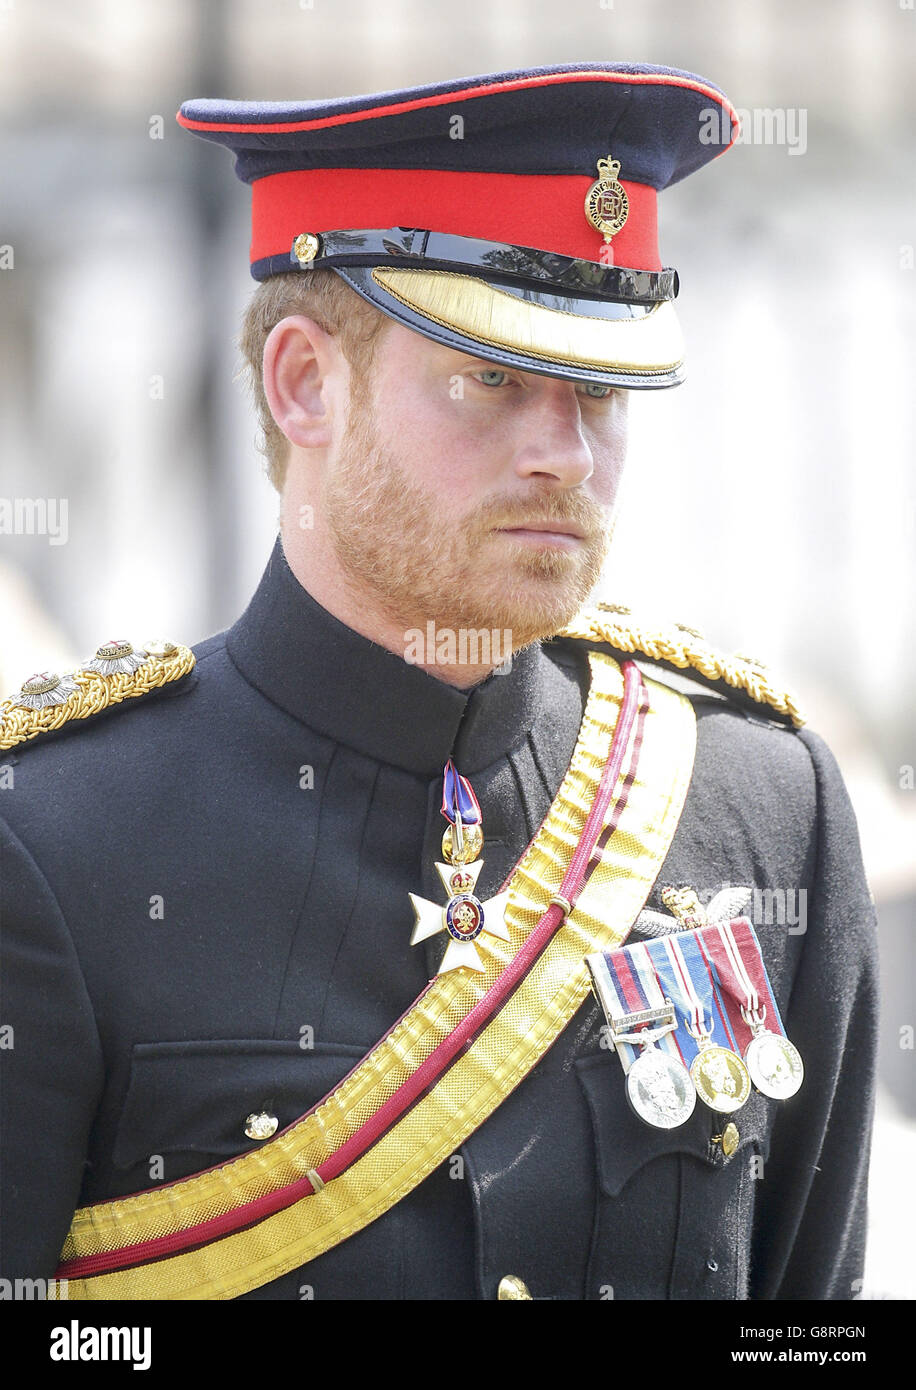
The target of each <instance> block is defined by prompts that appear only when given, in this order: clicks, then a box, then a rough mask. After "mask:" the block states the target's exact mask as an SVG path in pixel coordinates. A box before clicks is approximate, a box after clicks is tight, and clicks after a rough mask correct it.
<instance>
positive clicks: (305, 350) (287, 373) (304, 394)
mask: <svg viewBox="0 0 916 1390" xmlns="http://www.w3.org/2000/svg"><path fill="white" fill-rule="evenodd" d="M262 371H263V380H264V394H265V395H266V397H267V402H268V404H269V406H270V413H271V415H272V416H273V417H274V419H275V420H276V422H277V426H278V427H279V429H281V430H282V432H283V433H284V434H285V435H286V437H287V439H288V440H290V442H291V443H293V444H297V445H298V446H299V447H300V448H303V449H323V448H326V447H327V446H328V445H329V444H330V443H331V442H332V438H333V432H334V431H333V415H334V411H335V409H336V407H337V403H338V402H341V401H342V400H343V399H344V397H343V395H342V394H341V387H342V386H343V387H346V384H347V382H348V379H349V369H348V364H347V360H346V358H345V357H344V354H343V353H342V351H341V349H340V346H339V343H338V341H337V339H336V338H334V337H333V336H332V335H331V334H330V333H327V332H325V330H324V329H323V328H321V327H320V325H319V324H317V323H316V322H315V320H314V319H310V318H306V316H305V315H304V314H293V315H291V316H290V317H289V318H285V319H281V320H280V322H279V323H278V324H276V325H275V327H274V328H273V329H271V332H270V334H269V336H268V338H267V341H266V343H265V344H264V359H263V364H262Z"/></svg>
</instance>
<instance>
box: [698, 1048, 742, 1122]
mask: <svg viewBox="0 0 916 1390" xmlns="http://www.w3.org/2000/svg"><path fill="white" fill-rule="evenodd" d="M690 1076H691V1079H692V1081H693V1084H694V1086H696V1088H697V1095H698V1096H699V1097H700V1100H702V1101H705V1103H706V1104H707V1105H708V1106H709V1107H710V1109H711V1110H718V1111H719V1113H720V1114H722V1115H730V1114H731V1113H732V1111H733V1110H740V1108H741V1106H742V1105H743V1104H744V1102H745V1101H746V1100H747V1098H748V1096H749V1095H750V1093H751V1078H750V1076H749V1075H748V1070H747V1067H746V1066H745V1065H744V1063H743V1062H742V1060H741V1058H740V1057H739V1056H738V1054H737V1053H736V1052H732V1050H731V1048H729V1047H719V1046H718V1044H716V1043H710V1044H709V1046H708V1047H704V1048H701V1049H700V1051H699V1052H698V1053H697V1055H696V1056H695V1057H694V1059H693V1061H692V1062H691V1064H690Z"/></svg>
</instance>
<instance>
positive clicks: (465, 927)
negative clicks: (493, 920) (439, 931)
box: [445, 893, 483, 941]
mask: <svg viewBox="0 0 916 1390" xmlns="http://www.w3.org/2000/svg"><path fill="white" fill-rule="evenodd" d="M445 928H446V931H447V932H448V934H449V936H451V937H454V939H455V940H456V941H476V940H477V938H478V936H479V935H480V933H481V932H482V931H483V904H482V903H481V901H480V899H479V898H475V897H474V894H473V893H459V894H458V896H457V897H456V898H450V899H449V901H448V903H447V904H446V908H445Z"/></svg>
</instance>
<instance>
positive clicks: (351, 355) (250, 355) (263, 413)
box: [239, 269, 389, 492]
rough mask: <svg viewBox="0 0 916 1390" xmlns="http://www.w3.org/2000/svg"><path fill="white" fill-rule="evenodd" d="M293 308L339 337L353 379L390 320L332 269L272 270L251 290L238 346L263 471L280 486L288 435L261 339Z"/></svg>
mask: <svg viewBox="0 0 916 1390" xmlns="http://www.w3.org/2000/svg"><path fill="white" fill-rule="evenodd" d="M292 314H305V315H306V316H307V317H308V318H311V319H314V320H315V322H316V323H317V324H318V325H319V327H321V328H323V329H324V330H325V332H326V333H330V334H332V335H333V336H335V337H337V338H338V339H339V340H340V347H341V350H342V351H343V354H344V356H345V357H346V359H347V361H348V362H349V364H350V370H351V373H352V379H353V384H354V385H357V386H358V385H361V384H363V383H364V382H365V380H366V378H367V376H368V374H369V370H370V368H371V366H372V361H373V358H374V356H375V349H376V346H377V340H378V337H379V333H380V330H381V328H382V327H383V325H385V324H387V323H388V322H389V320H388V319H387V317H386V315H385V314H383V313H382V311H381V310H380V309H376V307H375V306H374V305H373V304H370V303H368V301H367V300H365V299H363V298H362V296H361V295H358V294H357V293H356V291H355V290H353V289H351V288H350V286H349V285H348V284H347V283H346V281H345V280H342V279H341V277H340V276H339V275H337V274H335V272H334V271H333V270H317V269H316V270H309V271H301V270H291V271H285V272H284V273H283V274H281V275H271V276H270V277H269V278H268V279H267V280H263V281H262V282H261V283H260V284H259V285H258V287H257V289H256V290H255V292H254V294H253V295H252V297H251V299H250V300H249V302H248V306H247V308H246V310H245V314H244V317H243V319H242V331H241V333H240V334H239V347H240V348H241V351H242V355H243V357H244V358H245V361H246V363H247V366H248V375H249V385H250V387H251V393H252V396H253V397H254V404H255V408H256V410H257V414H258V423H259V425H260V428H261V439H260V440H259V448H260V449H261V452H262V453H263V454H264V457H265V459H266V460H267V476H268V477H269V479H270V481H271V482H272V483H273V485H274V487H275V488H276V489H277V491H278V492H281V491H282V489H283V481H284V478H285V476H286V465H287V461H288V458H289V440H288V439H287V438H286V436H285V434H284V433H283V431H282V430H281V429H280V427H279V425H278V424H277V422H276V420H275V419H274V417H273V415H272V414H271V412H270V406H269V405H268V402H267V396H266V394H265V392H264V380H263V376H262V370H263V361H264V344H265V343H266V341H267V338H268V336H269V334H270V333H271V331H272V329H273V328H275V327H276V325H277V324H278V323H279V322H280V321H281V319H285V318H289V317H290V315H292Z"/></svg>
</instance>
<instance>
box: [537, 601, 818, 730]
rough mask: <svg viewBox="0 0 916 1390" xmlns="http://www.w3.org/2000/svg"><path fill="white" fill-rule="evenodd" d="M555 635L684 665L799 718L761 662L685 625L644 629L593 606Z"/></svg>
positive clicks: (799, 721) (790, 700)
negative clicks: (723, 647)
mask: <svg viewBox="0 0 916 1390" xmlns="http://www.w3.org/2000/svg"><path fill="white" fill-rule="evenodd" d="M557 636H558V637H577V638H581V639H585V640H586V641H590V642H606V643H607V644H608V645H609V646H611V647H614V649H615V650H616V651H621V652H641V653H642V655H643V656H646V657H648V658H649V660H650V661H667V662H669V663H670V664H671V665H672V666H677V667H678V668H679V669H681V670H685V669H687V668H689V669H691V670H693V671H697V672H698V673H699V674H700V675H701V676H705V677H706V679H707V680H711V681H724V682H725V684H726V685H730V686H731V687H732V688H733V689H734V690H743V691H744V692H745V694H746V695H749V696H750V698H751V699H752V700H753V701H754V702H755V703H756V704H758V705H766V706H769V708H770V709H774V710H776V711H777V713H779V714H784V715H787V716H788V717H789V718H790V719H791V720H792V723H793V724H794V725H795V727H796V728H800V727H801V725H802V724H804V722H805V718H804V715H803V714H802V713H801V711H800V709H799V707H798V704H797V703H796V701H795V700H794V699H793V697H792V696H791V695H790V694H789V693H788V691H785V690H783V689H781V688H780V687H778V686H775V685H773V684H772V683H771V681H770V679H769V677H768V675H767V674H766V670H765V668H764V667H763V666H762V664H761V663H759V662H755V661H752V660H750V659H749V658H747V657H742V656H730V655H728V654H726V653H725V652H721V651H719V650H717V649H716V648H715V647H712V646H710V645H709V643H708V642H707V641H706V640H705V638H704V637H702V636H701V635H700V634H699V633H698V632H694V631H693V630H692V629H690V628H686V627H681V626H679V625H674V624H673V625H672V626H671V627H668V628H658V627H652V628H646V627H643V626H642V625H641V624H640V623H639V622H637V621H636V620H635V619H633V618H631V617H629V616H628V615H627V616H615V613H614V609H613V608H611V607H605V606H604V605H602V604H599V605H598V607H597V608H584V609H583V610H582V612H581V613H579V614H577V616H576V617H575V618H573V620H572V622H571V623H569V624H568V625H567V626H566V627H564V628H563V629H562V631H560V632H558V633H557Z"/></svg>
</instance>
